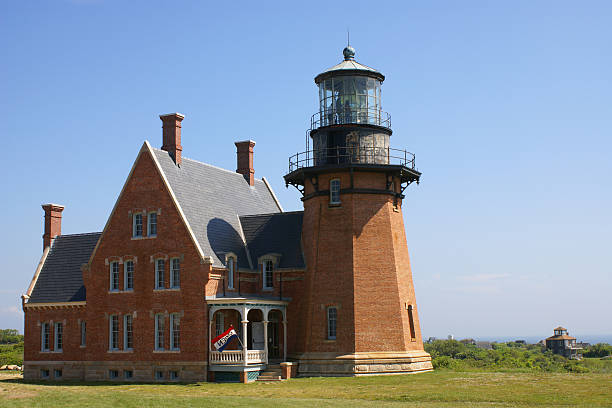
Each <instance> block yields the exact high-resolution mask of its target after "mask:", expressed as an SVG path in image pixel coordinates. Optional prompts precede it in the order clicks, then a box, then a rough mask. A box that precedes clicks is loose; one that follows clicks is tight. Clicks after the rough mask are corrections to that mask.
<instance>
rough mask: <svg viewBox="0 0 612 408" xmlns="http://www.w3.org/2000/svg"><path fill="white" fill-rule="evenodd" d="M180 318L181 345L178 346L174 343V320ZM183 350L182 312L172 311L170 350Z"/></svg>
mask: <svg viewBox="0 0 612 408" xmlns="http://www.w3.org/2000/svg"><path fill="white" fill-rule="evenodd" d="M175 319H178V326H179V327H178V333H179V341H178V343H179V345H178V347H176V346H175V344H174V320H175ZM180 350H181V314H180V313H170V351H180Z"/></svg>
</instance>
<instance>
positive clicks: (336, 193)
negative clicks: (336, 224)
mask: <svg viewBox="0 0 612 408" xmlns="http://www.w3.org/2000/svg"><path fill="white" fill-rule="evenodd" d="M329 203H330V204H335V205H338V204H340V179H333V180H331V181H330V182H329Z"/></svg>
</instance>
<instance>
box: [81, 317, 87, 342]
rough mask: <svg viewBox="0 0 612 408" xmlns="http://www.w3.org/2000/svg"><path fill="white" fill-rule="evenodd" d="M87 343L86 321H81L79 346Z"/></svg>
mask: <svg viewBox="0 0 612 408" xmlns="http://www.w3.org/2000/svg"><path fill="white" fill-rule="evenodd" d="M86 345H87V322H86V321H84V320H83V321H82V322H81V347H85V346H86Z"/></svg>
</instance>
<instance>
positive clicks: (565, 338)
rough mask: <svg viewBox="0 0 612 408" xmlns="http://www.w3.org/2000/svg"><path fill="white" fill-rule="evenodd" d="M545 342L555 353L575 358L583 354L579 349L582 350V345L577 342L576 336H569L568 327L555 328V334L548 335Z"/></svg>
mask: <svg viewBox="0 0 612 408" xmlns="http://www.w3.org/2000/svg"><path fill="white" fill-rule="evenodd" d="M545 342H546V348H547V349H548V350H551V351H552V352H553V353H555V354H559V355H562V356H564V357H567V358H570V359H575V360H579V359H580V358H581V357H582V355H581V354H578V350H582V347H580V346H578V345H577V344H576V338H575V337H572V336H569V335H568V334H567V329H566V328H564V327H561V326H559V327H557V328H556V329H555V330H554V335H553V336H551V337H548V338H547V339H546V340H545Z"/></svg>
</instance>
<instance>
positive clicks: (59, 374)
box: [53, 369, 62, 378]
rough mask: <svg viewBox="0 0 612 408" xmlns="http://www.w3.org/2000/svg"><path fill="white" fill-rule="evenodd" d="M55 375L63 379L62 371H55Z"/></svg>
mask: <svg viewBox="0 0 612 408" xmlns="http://www.w3.org/2000/svg"><path fill="white" fill-rule="evenodd" d="M53 375H54V376H55V378H62V370H60V369H55V370H53Z"/></svg>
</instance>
